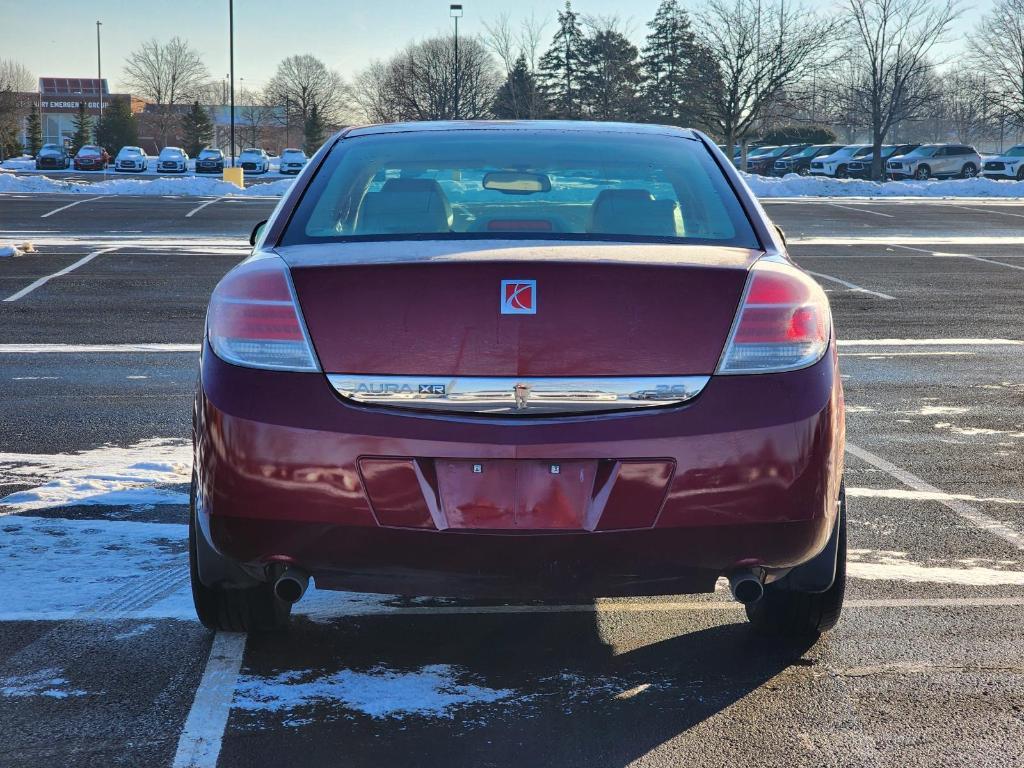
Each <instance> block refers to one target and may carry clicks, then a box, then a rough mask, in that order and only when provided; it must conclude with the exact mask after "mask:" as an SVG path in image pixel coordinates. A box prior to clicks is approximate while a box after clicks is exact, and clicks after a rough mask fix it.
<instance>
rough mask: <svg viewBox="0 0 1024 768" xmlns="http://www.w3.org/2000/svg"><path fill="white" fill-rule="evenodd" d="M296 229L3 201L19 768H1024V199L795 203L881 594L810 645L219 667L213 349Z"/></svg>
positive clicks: (267, 205) (1, 519)
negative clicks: (203, 524)
mask: <svg viewBox="0 0 1024 768" xmlns="http://www.w3.org/2000/svg"><path fill="white" fill-rule="evenodd" d="M275 204H276V199H272V198H266V199H264V198H244V199H243V198H239V199H232V198H161V197H139V198H129V197H109V196H108V197H104V198H90V197H89V196H70V195H66V194H61V195H23V196H15V195H10V196H0V240H4V241H12V242H20V241H22V240H30V241H33V242H34V243H35V244H36V247H37V249H38V253H37V254H32V255H28V256H24V257H21V258H17V259H15V258H8V259H0V329H2V330H0V380H2V382H3V391H4V396H3V397H0V497H8V499H7V504H6V506H4V505H3V504H2V503H0V578H2V579H3V582H4V583H5V595H4V598H3V599H2V600H0V732H2V733H3V734H4V741H5V746H6V749H5V750H4V751H3V753H2V754H0V766H29V765H38V764H39V763H41V762H43V761H47V762H50V763H52V764H55V765H62V766H77V765H83V766H84V765H126V766H137V765H147V766H148V765H172V764H175V765H190V764H194V765H215V764H216V765H221V766H243V765H251V764H253V763H254V762H257V761H258V762H259V763H261V764H272V763H281V764H286V763H294V762H295V760H296V756H301V758H302V760H301V762H302V763H303V764H317V763H323V764H331V765H333V764H345V765H355V766H359V765H371V764H372V765H375V766H392V765H439V764H446V765H467V766H469V765H472V766H480V765H488V766H513V765H514V766H530V765H560V766H575V765H579V766H625V765H630V764H634V763H636V764H643V765H651V766H675V765H680V764H706V765H725V764H761V765H777V764H789V765H808V766H822V765H842V766H847V765H863V766H877V765H901V766H905V765H909V766H932V765H964V766H968V765H970V766H975V765H986V766H990V765H991V766H999V765H1006V766H1012V765H1019V764H1021V762H1022V761H1024V747H1022V746H1021V745H1022V744H1024V665H1022V663H1021V661H1020V659H1021V656H1022V651H1024V638H1022V634H1021V632H1020V625H1021V621H1022V619H1024V490H1022V488H1021V477H1022V476H1024V472H1022V470H1024V459H1022V457H1021V451H1020V447H1021V444H1022V441H1024V377H1022V376H1021V374H1020V370H1021V367H1022V363H1024V328H1022V322H1021V317H1020V307H1021V301H1020V297H1021V295H1022V290H1024V258H1021V257H1020V254H1021V244H1022V243H1024V204H1020V203H1011V202H1001V201H972V200H936V201H904V200H884V201H869V200H856V199H842V200H836V201H825V200H815V201H809V200H799V201H797V200H780V201H766V203H765V207H766V208H767V210H768V212H769V215H771V216H772V217H773V219H774V220H775V221H776V222H777V223H778V224H779V225H780V226H781V227H782V228H783V229H784V230H785V232H786V235H787V237H788V239H789V242H790V245H791V252H792V255H793V256H794V258H796V259H797V260H798V261H799V262H800V263H801V264H802V265H803V266H805V267H806V268H807V269H809V270H811V271H812V272H814V273H815V274H816V275H817V276H818V279H819V280H820V281H821V282H822V284H823V285H824V286H825V287H826V289H827V290H828V291H829V292H830V298H831V300H832V302H833V311H834V313H835V322H836V326H837V329H838V333H839V335H840V339H841V340H842V341H843V346H842V347H841V354H842V357H843V373H844V376H845V379H844V384H845V387H846V394H847V404H848V438H849V441H850V444H851V445H850V451H849V454H848V456H847V462H848V463H847V473H846V483H847V486H848V491H849V511H850V526H851V528H850V537H851V540H850V547H851V566H850V570H851V582H850V586H849V593H848V609H847V611H846V613H845V614H844V618H843V620H842V621H841V623H840V625H839V627H838V628H837V629H836V630H835V631H834V632H832V633H830V634H829V635H827V636H826V637H825V638H823V639H822V640H820V641H819V642H818V643H817V644H816V645H814V646H813V647H793V646H786V645H782V644H778V643H774V642H768V641H765V640H763V639H761V638H758V637H756V636H754V635H752V634H751V632H750V631H749V628H748V627H747V626H746V625H745V624H744V623H743V621H742V613H741V610H740V609H739V608H738V607H737V606H735V605H734V604H733V603H731V602H729V601H728V598H727V593H726V592H723V591H719V592H717V593H716V594H714V595H709V596H698V597H685V598H674V597H670V598H657V599H644V600H607V601H599V602H598V603H596V604H591V605H580V606H577V605H573V606H567V605H515V606H504V605H495V604H475V603H466V602H458V601H422V600H398V599H389V598H386V597H379V596H346V595H335V594H328V593H320V592H314V593H313V594H311V595H308V596H307V598H306V599H305V600H304V601H303V603H300V604H299V606H297V614H298V615H297V616H296V620H295V622H294V625H293V629H292V630H291V631H290V632H289V633H288V634H286V635H281V636H268V637H251V638H243V637H240V636H233V635H220V636H218V637H217V639H216V640H213V638H211V636H210V635H209V634H208V633H207V632H205V631H204V630H203V629H202V628H201V627H200V626H199V625H198V623H197V622H195V621H194V619H193V618H192V617H191V606H190V597H189V594H188V584H187V564H186V556H185V541H184V536H185V527H184V522H185V520H186V506H185V504H184V503H183V502H184V501H185V497H186V496H187V490H188V489H187V479H188V471H189V468H188V461H189V460H190V459H189V446H188V440H189V434H190V419H191V414H190V405H191V393H192V388H193V385H194V380H195V375H196V349H197V346H198V344H199V342H200V340H201V337H202V326H203V316H204V310H205V302H206V299H207V298H208V296H209V293H210V291H211V289H212V288H213V286H214V284H215V283H216V281H217V280H218V278H219V277H220V275H222V274H223V273H224V272H225V271H226V270H227V269H228V268H230V266H231V265H233V264H234V263H236V262H237V261H238V260H239V259H240V258H242V257H244V255H245V253H246V252H247V250H248V247H247V245H246V240H247V236H248V233H249V231H250V230H251V228H252V226H253V225H254V224H255V223H256V222H258V221H260V220H262V219H264V218H265V217H266V216H267V215H268V213H269V212H270V211H271V210H272V208H273V206H274V205H275ZM51 345H56V346H51ZM765 407H770V404H767V403H766V404H765ZM13 494H18V495H16V496H14V497H13V500H12V499H11V498H10V496H11V495H13ZM410 755H413V756H416V757H413V758H410Z"/></svg>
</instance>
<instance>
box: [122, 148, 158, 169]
mask: <svg viewBox="0 0 1024 768" xmlns="http://www.w3.org/2000/svg"><path fill="white" fill-rule="evenodd" d="M114 170H115V171H122V172H125V173H145V172H146V171H147V170H149V157H148V156H147V155H146V150H144V149H143V148H142V147H121V149H120V151H119V152H118V153H117V157H115V158H114Z"/></svg>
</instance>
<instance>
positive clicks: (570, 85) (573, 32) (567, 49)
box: [538, 0, 586, 119]
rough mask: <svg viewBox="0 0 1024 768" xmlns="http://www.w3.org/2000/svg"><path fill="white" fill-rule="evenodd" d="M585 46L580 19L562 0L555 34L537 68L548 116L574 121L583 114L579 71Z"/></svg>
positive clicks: (566, 1)
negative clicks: (562, 7)
mask: <svg viewBox="0 0 1024 768" xmlns="http://www.w3.org/2000/svg"><path fill="white" fill-rule="evenodd" d="M585 45H586V40H585V38H584V36H583V30H582V28H581V27H580V20H579V16H578V15H577V14H576V12H575V11H573V9H572V4H571V2H570V0H565V10H564V11H559V12H558V31H557V32H556V33H555V37H554V39H553V40H552V41H551V47H550V48H548V50H547V51H546V52H545V53H544V55H543V56H541V58H540V63H539V65H538V70H539V72H540V86H541V92H542V93H543V94H544V97H545V98H546V100H547V102H548V110H549V112H550V115H551V117H561V118H567V119H573V118H578V117H580V115H581V114H582V113H583V106H582V102H581V100H580V76H581V74H582V73H581V71H580V70H581V68H582V59H583V55H584V50H583V49H584V47H585Z"/></svg>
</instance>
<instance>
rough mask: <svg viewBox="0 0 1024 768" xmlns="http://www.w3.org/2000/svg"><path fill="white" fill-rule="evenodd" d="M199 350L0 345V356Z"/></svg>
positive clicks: (190, 348) (188, 347)
mask: <svg viewBox="0 0 1024 768" xmlns="http://www.w3.org/2000/svg"><path fill="white" fill-rule="evenodd" d="M8 301H9V299H8ZM201 349H202V346H201V345H200V344H0V355H49V354H72V355H88V354H109V353H111V352H135V353H149V352H160V353H168V352H199V351H200V350H201Z"/></svg>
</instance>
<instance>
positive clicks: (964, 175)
mask: <svg viewBox="0 0 1024 768" xmlns="http://www.w3.org/2000/svg"><path fill="white" fill-rule="evenodd" d="M977 175H978V167H977V166H976V165H975V164H974V163H964V167H963V168H961V169H960V178H961V179H973V178H974V177H975V176H977Z"/></svg>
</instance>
